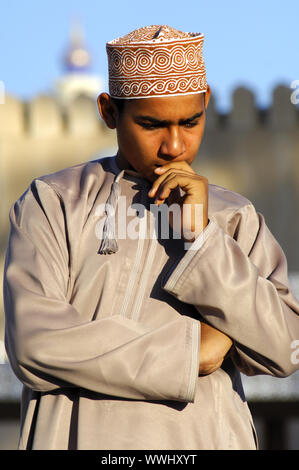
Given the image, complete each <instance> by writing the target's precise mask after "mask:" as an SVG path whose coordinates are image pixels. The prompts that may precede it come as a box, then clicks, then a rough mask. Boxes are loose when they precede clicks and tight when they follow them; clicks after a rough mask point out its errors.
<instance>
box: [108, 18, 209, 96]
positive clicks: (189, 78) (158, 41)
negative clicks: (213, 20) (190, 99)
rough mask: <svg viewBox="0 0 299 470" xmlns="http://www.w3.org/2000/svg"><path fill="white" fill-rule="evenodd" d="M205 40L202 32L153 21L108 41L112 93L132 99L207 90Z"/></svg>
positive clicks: (110, 88) (110, 89) (110, 91)
mask: <svg viewBox="0 0 299 470" xmlns="http://www.w3.org/2000/svg"><path fill="white" fill-rule="evenodd" d="M203 41H204V35H203V34H202V33H184V32H182V31H178V30H176V29H173V28H171V27H170V26H166V25H162V26H161V25H152V26H146V27H143V28H140V29H136V30H135V31H132V32H131V33H129V34H126V35H125V36H123V37H120V38H117V39H114V40H112V41H109V42H107V44H106V50H107V55H108V66H109V93H110V95H111V96H112V97H113V98H125V99H132V98H150V97H156V96H176V95H187V94H194V93H202V92H205V91H206V90H207V81H206V72H205V65H204V60H203V57H202V47H203Z"/></svg>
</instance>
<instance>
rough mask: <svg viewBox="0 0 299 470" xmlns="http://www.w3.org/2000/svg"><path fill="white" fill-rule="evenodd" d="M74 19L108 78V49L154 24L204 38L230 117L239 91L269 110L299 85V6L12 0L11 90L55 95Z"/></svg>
mask: <svg viewBox="0 0 299 470" xmlns="http://www.w3.org/2000/svg"><path fill="white" fill-rule="evenodd" d="M73 17H75V18H76V17H79V18H80V19H81V21H82V25H83V27H84V30H85V38H86V43H87V45H88V47H89V49H90V51H91V53H92V57H93V68H92V72H93V73H95V74H100V75H101V76H102V77H103V78H104V80H107V59H106V51H105V43H106V42H107V41H109V40H111V39H114V38H116V37H118V36H122V35H124V34H126V33H128V32H130V31H132V30H133V29H135V28H138V27H141V26H145V25H150V24H169V25H170V26H172V27H174V28H177V29H180V30H182V31H194V32H202V33H204V35H205V43H204V59H205V63H206V69H207V79H208V83H209V84H210V86H211V89H212V92H213V93H214V96H215V99H216V103H217V107H218V108H219V109H220V110H222V111H227V110H228V109H229V107H230V102H231V92H232V90H233V89H234V88H235V87H236V86H239V85H245V86H248V87H250V88H251V89H252V90H253V91H254V92H255V93H256V97H257V103H258V105H259V106H261V107H263V106H267V105H268V103H269V102H270V101H271V94H272V90H273V87H274V86H275V85H277V84H279V83H283V84H285V85H287V86H290V84H291V82H292V81H293V80H298V79H299V60H298V55H299V48H298V0H286V1H284V2H281V1H278V0H259V1H258V0H251V1H250V2H249V1H241V0H225V1H223V0H213V1H208V0H205V1H202V0H189V1H188V2H186V1H182V0H180V1H177V0H172V1H170V0H147V1H142V0H132V1H130V0H128V1H123V0H122V1H120V0H114V1H113V2H112V1H107V0H106V1H102V0H85V1H84V2H83V1H82V0H81V1H79V0H51V1H50V0H44V1H43V2H39V1H37V0H26V1H25V0H10V1H9V2H3V1H2V2H1V28H0V57H1V61H0V80H2V81H3V82H4V85H5V89H6V92H8V93H11V94H14V95H15V96H18V97H20V98H23V99H30V97H32V96H34V95H36V94H40V93H47V92H49V91H50V90H51V88H52V86H53V83H54V81H55V80H56V79H57V78H59V77H60V76H61V75H62V73H63V67H62V64H61V61H62V57H63V54H64V53H65V50H66V47H67V45H68V43H69V33H70V24H71V19H72V18H73Z"/></svg>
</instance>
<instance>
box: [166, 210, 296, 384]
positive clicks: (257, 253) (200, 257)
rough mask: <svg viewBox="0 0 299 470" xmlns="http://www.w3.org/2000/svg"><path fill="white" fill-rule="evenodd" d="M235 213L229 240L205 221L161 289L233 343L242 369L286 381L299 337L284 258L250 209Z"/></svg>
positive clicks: (234, 356)
mask: <svg viewBox="0 0 299 470" xmlns="http://www.w3.org/2000/svg"><path fill="white" fill-rule="evenodd" d="M234 215H235V220H231V221H230V222H231V224H232V225H233V224H235V233H234V236H230V235H229V234H228V233H226V232H225V231H224V230H223V229H222V228H221V227H220V226H219V225H218V224H217V223H216V222H215V221H214V220H210V221H209V224H208V226H207V227H206V228H205V233H206V236H205V237H204V238H203V240H202V242H201V243H200V245H198V246H199V247H198V249H196V250H188V252H187V253H186V254H185V255H184V257H183V258H182V259H181V260H180V262H179V263H178V265H177V266H176V267H175V269H174V270H173V271H171V272H170V273H169V274H168V276H167V278H166V280H165V281H164V283H163V285H162V287H163V288H164V289H165V290H166V291H168V292H169V293H170V294H172V295H174V296H175V297H177V298H178V299H179V300H181V301H183V302H186V303H189V304H192V305H194V306H195V307H196V308H197V309H198V311H199V313H200V315H201V316H202V317H203V318H204V319H205V320H206V321H207V322H208V323H209V324H210V325H212V326H214V327H215V328H217V329H219V330H220V331H221V332H223V333H225V334H226V335H227V336H229V337H230V338H231V339H232V341H233V346H232V349H231V352H230V356H231V358H232V360H233V361H234V363H235V365H236V366H237V367H238V368H239V370H240V371H241V372H243V373H244V374H246V375H255V374H269V375H273V376H277V377H286V376H288V375H290V374H291V373H293V372H294V371H295V370H297V369H298V364H294V363H293V362H292V360H291V354H292V346H291V345H292V342H293V341H294V340H296V339H298V338H299V302H298V301H297V299H296V298H295V297H294V295H293V294H292V292H291V289H290V285H289V281H288V270H287V260H286V257H285V254H284V252H283V250H282V248H281V247H280V245H279V244H278V242H277V241H276V239H275V238H274V236H273V235H272V233H271V232H270V230H269V229H268V227H267V225H266V224H265V220H264V217H263V215H262V214H260V213H259V212H256V211H255V208H254V206H253V205H252V204H248V205H247V206H244V207H243V208H242V209H241V210H240V211H239V212H238V213H236V214H234ZM237 218H238V223H235V221H236V220H237Z"/></svg>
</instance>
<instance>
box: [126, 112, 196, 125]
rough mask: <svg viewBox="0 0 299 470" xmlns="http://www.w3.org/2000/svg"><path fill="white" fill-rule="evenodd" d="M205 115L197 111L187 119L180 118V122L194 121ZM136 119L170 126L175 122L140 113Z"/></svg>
mask: <svg viewBox="0 0 299 470" xmlns="http://www.w3.org/2000/svg"><path fill="white" fill-rule="evenodd" d="M202 115H203V111H201V112H200V113H196V114H194V115H193V116H191V117H189V118H187V119H180V120H179V124H186V123H187V122H192V121H194V120H195V119H197V118H200V117H201V116H202ZM135 120H140V121H149V122H151V123H152V124H159V125H160V126H170V125H171V124H173V121H168V120H160V119H156V118H154V117H152V116H142V115H139V116H136V117H135Z"/></svg>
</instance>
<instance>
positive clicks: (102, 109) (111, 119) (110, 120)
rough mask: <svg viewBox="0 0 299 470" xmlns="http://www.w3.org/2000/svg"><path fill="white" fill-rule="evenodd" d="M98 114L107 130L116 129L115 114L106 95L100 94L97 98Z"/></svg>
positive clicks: (112, 105)
mask: <svg viewBox="0 0 299 470" xmlns="http://www.w3.org/2000/svg"><path fill="white" fill-rule="evenodd" d="M97 103H98V108H99V113H100V115H101V117H102V119H103V120H104V121H105V123H106V126H107V127H109V129H115V128H116V114H117V110H116V109H115V106H114V104H113V103H112V101H111V98H110V96H109V95H108V93H101V94H100V95H99V96H98V98H97Z"/></svg>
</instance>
